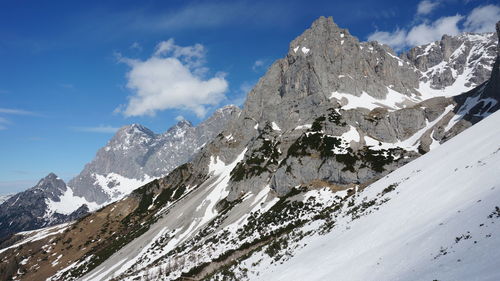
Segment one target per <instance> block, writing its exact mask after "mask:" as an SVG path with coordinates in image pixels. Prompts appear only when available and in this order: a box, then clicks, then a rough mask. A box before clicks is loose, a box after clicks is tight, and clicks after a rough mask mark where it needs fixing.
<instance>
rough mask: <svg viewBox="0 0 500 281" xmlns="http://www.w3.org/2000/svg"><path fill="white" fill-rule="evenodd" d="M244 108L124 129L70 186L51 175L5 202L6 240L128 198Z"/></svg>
mask: <svg viewBox="0 0 500 281" xmlns="http://www.w3.org/2000/svg"><path fill="white" fill-rule="evenodd" d="M239 112H240V109H239V108H238V107H236V106H232V105H230V106H225V107H223V108H220V109H218V110H216V111H215V113H214V114H213V115H212V116H211V117H210V118H208V119H207V120H206V121H204V122H202V123H200V124H199V125H198V126H196V127H195V126H193V125H192V124H191V123H189V122H188V121H185V120H183V121H180V122H178V123H177V124H176V125H175V126H173V127H172V128H170V129H169V130H168V131H166V132H165V133H163V134H155V133H153V132H152V131H151V130H149V129H147V128H146V127H144V126H142V125H138V124H132V125H130V126H125V127H123V128H121V129H120V130H119V131H118V132H117V133H116V134H115V136H114V137H113V138H112V139H111V140H110V141H109V142H108V144H107V145H106V146H105V147H103V148H101V149H100V150H99V151H98V152H97V155H96V157H95V159H94V160H93V161H92V162H91V163H89V164H87V165H86V166H85V168H84V169H83V171H82V172H81V173H80V174H79V175H78V176H76V177H75V178H73V179H72V180H70V181H69V183H68V185H66V184H65V183H64V181H63V180H62V179H60V178H58V177H57V176H56V175H55V174H53V173H51V174H49V175H48V176H47V177H45V178H44V179H42V180H40V182H39V183H38V184H37V185H36V186H34V187H32V188H31V189H28V190H27V191H24V192H20V193H17V194H15V195H13V196H11V197H10V198H9V199H8V200H6V201H5V203H4V204H2V205H0V238H2V237H5V236H6V235H8V234H10V233H14V232H18V231H23V230H32V229H36V228H41V227H44V226H49V225H54V224H58V223H62V222H66V221H70V220H73V219H75V218H78V217H81V216H82V215H84V214H86V213H87V212H88V211H94V210H97V209H98V208H100V207H102V206H104V205H106V204H109V203H111V202H114V201H116V200H119V199H121V198H123V196H125V195H127V194H129V193H130V192H132V191H133V190H134V189H136V188H138V187H140V186H142V185H144V184H145V183H147V182H150V181H152V180H153V179H155V178H158V177H161V176H164V175H166V174H168V172H170V171H171V170H172V169H174V168H175V167H177V166H178V165H180V164H183V163H185V162H187V161H188V160H190V158H191V157H192V156H193V155H194V154H195V153H196V152H197V151H198V150H199V149H200V148H201V147H203V145H204V144H205V143H207V142H208V141H210V140H211V139H213V138H214V137H215V136H216V135H217V134H219V133H220V132H221V130H222V128H223V127H224V125H225V124H226V123H227V122H228V121H229V120H230V119H232V118H234V117H235V116H236V115H237V114H239Z"/></svg>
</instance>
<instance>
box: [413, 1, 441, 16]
mask: <svg viewBox="0 0 500 281" xmlns="http://www.w3.org/2000/svg"><path fill="white" fill-rule="evenodd" d="M438 5H439V2H437V1H434V2H433V1H430V0H423V1H420V3H418V6H417V15H427V14H430V13H431V12H432V11H433V10H434V9H436V8H437V6H438Z"/></svg>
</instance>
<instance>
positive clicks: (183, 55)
mask: <svg viewBox="0 0 500 281" xmlns="http://www.w3.org/2000/svg"><path fill="white" fill-rule="evenodd" d="M204 58H205V49H204V47H203V46H202V45H200V44H196V45H193V46H188V47H181V46H177V45H175V43H174V40H173V39H170V40H167V41H164V42H161V43H159V44H158V45H157V47H156V50H155V52H154V54H153V55H152V56H151V57H150V58H148V59H147V60H144V61H142V60H137V59H129V58H124V57H121V56H120V57H119V58H118V59H119V61H120V62H123V63H126V64H127V65H128V66H130V68H131V69H130V71H129V72H128V73H127V80H128V81H127V88H129V89H130V90H132V91H133V95H132V96H130V97H129V101H128V104H127V105H125V106H123V107H118V109H117V111H120V112H122V113H123V114H124V115H125V116H142V115H150V116H153V115H155V113H156V112H157V111H161V110H167V109H181V110H188V111H192V112H194V113H195V114H196V115H197V116H198V117H200V118H201V117H203V116H205V114H206V112H207V110H208V107H209V106H215V105H217V104H219V103H220V102H221V101H222V100H224V99H225V92H226V91H227V88H228V83H227V81H226V79H225V78H224V74H216V75H215V76H214V77H211V78H206V77H205V76H206V73H207V72H208V69H207V68H206V67H204Z"/></svg>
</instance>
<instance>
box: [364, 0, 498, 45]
mask: <svg viewBox="0 0 500 281" xmlns="http://www.w3.org/2000/svg"><path fill="white" fill-rule="evenodd" d="M437 5H438V2H430V1H426V0H424V1H421V2H420V3H419V5H418V7H417V14H416V16H422V15H427V14H429V13H430V12H432V11H433V10H434V9H435V8H436V7H437ZM499 19H500V6H498V5H485V6H479V7H476V8H474V9H473V10H472V11H471V12H470V13H469V14H468V15H467V16H463V15H460V14H457V15H454V16H447V17H441V18H438V19H436V20H434V21H431V20H428V19H425V18H424V19H419V20H417V21H415V22H416V24H414V25H412V26H411V27H409V28H406V29H399V28H398V29H396V30H394V31H379V30H377V31H375V32H374V33H372V34H370V35H369V36H368V40H370V41H378V42H380V43H383V44H387V45H389V46H391V47H392V48H394V49H395V50H396V51H401V50H403V49H405V48H409V47H414V46H417V45H422V44H427V43H430V42H434V41H436V40H439V39H441V37H442V36H443V35H444V34H447V35H457V34H460V33H462V32H493V31H494V30H495V23H496V22H497V21H498V20H499Z"/></svg>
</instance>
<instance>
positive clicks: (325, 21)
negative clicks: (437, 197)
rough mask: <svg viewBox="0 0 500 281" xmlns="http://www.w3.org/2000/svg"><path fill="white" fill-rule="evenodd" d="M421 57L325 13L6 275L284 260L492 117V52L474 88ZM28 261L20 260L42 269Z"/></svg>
mask: <svg viewBox="0 0 500 281" xmlns="http://www.w3.org/2000/svg"><path fill="white" fill-rule="evenodd" d="M487 36H489V35H487ZM488 38H493V37H488ZM443 40H448V39H443ZM464 42H465V41H464ZM439 44H440V43H439ZM443 44H444V45H446V46H448V45H447V44H448V43H446V44H445V43H443ZM455 47H456V48H460V47H459V46H458V43H457V44H454V45H453V46H452V47H446V48H444V47H443V48H444V49H443V50H442V51H441V52H443V53H449V52H450V50H452V49H453V48H455ZM471 48H472V47H471ZM410 52H412V51H410ZM413 52H417V53H418V50H416V51H413ZM453 52H455V51H453ZM419 54H420V53H419ZM473 55H476V53H475V51H474V52H470V55H468V56H467V58H466V59H465V61H463V64H464V65H469V63H472V60H471V59H472V56H473ZM417 56H418V55H410V54H403V55H402V56H401V57H398V56H396V54H395V53H394V52H393V51H392V50H391V49H390V48H388V47H387V46H383V45H380V44H378V43H376V42H359V41H358V40H357V39H356V38H354V37H352V36H351V35H350V34H349V33H348V31H347V30H345V29H342V28H339V27H338V26H337V25H336V24H335V23H334V22H333V20H332V19H331V18H324V17H322V18H319V19H318V20H317V21H315V22H314V23H313V25H312V26H311V28H310V29H308V30H306V31H305V32H304V33H303V34H302V35H300V36H299V37H297V38H296V39H295V40H293V41H292V42H291V44H290V47H289V50H288V53H287V54H286V56H285V57H284V58H283V59H280V60H278V61H277V62H275V63H274V64H273V65H272V66H271V67H270V69H269V71H268V72H267V73H266V75H265V76H264V77H262V78H261V79H260V80H259V82H258V84H257V85H256V86H255V88H254V89H253V90H252V91H251V92H250V93H249V95H248V97H247V100H246V102H245V106H244V108H243V110H242V112H241V113H239V114H237V115H235V116H234V118H233V119H231V120H230V121H229V122H228V124H227V126H226V127H225V128H224V129H223V130H222V132H221V133H220V134H218V135H216V136H215V138H214V139H213V140H212V141H210V142H209V143H207V144H206V145H205V146H203V147H202V148H201V149H200V150H199V152H198V153H197V154H195V156H194V157H193V158H192V160H191V161H189V162H188V163H186V164H184V165H181V166H179V167H177V168H176V169H174V170H173V171H172V172H170V173H169V174H168V176H167V177H164V178H160V179H158V180H154V181H152V182H150V183H149V184H146V185H144V186H142V187H141V188H139V189H136V190H135V191H134V192H133V193H132V194H131V195H130V196H128V197H126V198H125V199H124V200H122V201H118V202H115V203H113V204H111V205H109V206H107V207H106V208H104V209H101V210H99V211H98V212H96V213H95V214H91V215H90V216H89V217H87V218H83V219H81V220H79V221H77V222H74V223H73V224H71V225H70V226H67V228H66V229H68V232H67V233H64V234H61V235H58V234H53V235H56V237H58V239H59V240H58V241H57V242H56V244H55V245H48V244H47V243H48V242H46V241H43V240H42V241H41V242H36V243H38V244H41V245H42V246H39V247H45V248H47V250H48V251H53V252H54V253H56V252H57V253H59V252H60V251H62V250H61V249H65V250H64V251H67V252H65V255H64V256H63V257H61V259H60V260H57V262H58V265H56V266H51V264H53V263H54V260H55V257H52V256H50V257H49V256H48V255H47V254H46V253H43V252H41V251H40V252H37V254H36V257H37V258H39V259H40V260H43V259H44V258H45V257H46V258H47V260H48V261H47V262H45V263H44V264H43V265H42V266H40V264H39V263H37V264H36V265H37V266H40V268H41V269H39V270H34V271H27V270H26V271H23V270H21V271H20V272H26V273H15V272H16V270H17V269H18V268H16V267H13V268H12V272H13V273H12V274H17V276H19V277H20V278H24V279H26V280H29V278H30V277H32V276H34V275H33V274H39V276H41V275H40V274H42V272H43V273H44V274H45V275H44V276H47V277H48V276H52V277H51V280H76V279H78V280H147V279H156V280H182V279H183V278H184V277H186V278H190V279H197V278H202V277H207V278H213V280H220V279H223V278H229V279H230V280H234V279H237V277H236V276H231V272H228V270H227V268H229V266H232V265H234V264H238V263H239V262H240V261H241V260H244V259H246V258H248V257H249V255H250V254H251V253H253V252H254V251H258V250H259V249H263V247H265V251H266V254H268V255H269V256H270V257H272V258H273V259H274V260H275V261H279V260H280V258H281V257H282V256H283V255H286V252H288V250H290V251H291V250H293V249H288V246H287V243H290V241H292V239H293V241H296V240H295V239H297V240H300V239H301V238H302V237H304V236H307V235H309V234H310V233H313V232H314V233H319V234H324V233H328V232H329V231H331V230H332V229H333V228H334V227H337V225H336V223H337V217H336V215H335V214H336V212H338V211H339V210H344V211H345V212H344V213H343V214H344V215H343V216H348V217H349V218H352V219H353V220H355V219H357V218H359V217H360V216H361V215H363V214H365V213H366V212H371V211H372V210H374V209H376V208H378V206H380V205H382V204H384V202H386V198H384V196H383V195H384V194H386V193H390V192H391V191H393V190H394V189H395V188H396V186H391V185H390V186H386V187H383V189H382V188H381V190H377V191H376V192H375V191H374V192H372V193H374V194H375V193H376V194H378V195H376V196H375V197H373V198H371V197H370V198H371V199H368V198H363V197H360V196H358V195H357V194H361V193H360V192H362V191H363V190H364V189H366V188H369V187H368V186H369V185H370V183H372V182H373V181H376V180H377V179H380V178H382V177H385V176H386V175H387V174H388V173H389V172H391V171H393V170H395V169H397V168H398V167H401V166H402V165H404V164H406V163H408V162H410V161H411V160H413V159H415V158H417V157H419V156H420V155H422V154H424V153H427V152H429V151H430V153H433V152H432V150H433V149H434V148H436V147H438V146H439V145H440V144H441V143H442V142H444V141H446V140H447V139H449V138H452V137H454V136H455V135H457V134H459V133H460V132H462V131H463V130H464V129H466V128H468V127H470V126H471V125H472V124H473V123H474V122H476V121H477V120H480V119H483V118H485V117H486V116H488V115H490V114H491V113H492V112H493V111H494V110H495V109H496V106H497V104H498V100H499V98H500V97H499V95H500V89H499V88H498V87H497V86H495V85H497V84H496V83H497V82H495V81H498V80H495V79H496V78H495V77H497V76H495V75H497V74H498V72H495V71H496V70H495V69H498V61H499V60H500V56H497V58H496V59H497V62H496V63H495V66H494V67H493V71H492V73H491V74H490V79H489V80H487V81H486V80H485V79H487V77H484V78H480V74H477V75H475V77H476V80H474V81H473V80H470V81H468V83H470V85H472V86H474V85H477V87H475V88H474V89H472V90H470V91H468V92H464V91H462V90H461V88H457V87H455V86H454V85H455V83H456V82H457V81H459V82H460V81H462V80H460V79H462V78H460V79H458V78H454V79H455V82H453V85H452V86H447V85H448V84H447V82H446V83H445V82H443V81H445V80H443V79H441V80H439V79H438V78H436V79H435V80H436V81H437V82H435V83H434V82H432V83H434V84H429V83H431V82H429V81H431V80H430V78H429V77H428V76H426V74H425V72H427V71H428V69H430V68H432V67H434V66H433V65H432V63H434V59H432V58H431V57H432V56H434V53H433V52H429V54H425V52H424V53H422V56H429V59H428V60H427V61H428V63H427V64H426V65H425V67H424V66H423V65H424V64H422V65H417V64H416V63H414V62H413V60H412V59H411V58H415V59H416V57H417ZM452 57H453V58H454V56H453V54H452V55H450V56H449V57H448V58H449V59H448V60H445V61H442V62H440V63H439V64H442V65H444V66H446V65H448V64H450V63H451V64H450V69H454V70H456V69H459V68H460V67H458V66H457V68H455V66H456V65H455V64H454V63H458V62H460V61H461V60H454V59H451V58H452ZM485 57H486V58H487V59H490V58H489V55H488V54H485ZM419 58H420V57H419ZM431 61H432V63H430V62H431ZM476 61H477V60H476ZM479 61H480V62H481V63H477V64H473V65H482V64H483V61H484V60H483V59H479ZM491 63H492V64H493V61H491ZM451 65H453V67H452V66H451ZM420 68H422V69H420ZM445 68H446V67H445ZM463 68H464V69H465V68H466V66H464V67H463ZM485 69H486V68H485ZM454 70H450V71H451V72H452V74H453V75H454ZM486 70H487V69H486ZM464 71H465V70H464ZM432 73H434V72H432ZM436 73H437V72H436ZM457 73H458V72H457ZM478 73H481V72H478ZM427 74H430V72H429V73H427ZM433 75H434V74H433ZM453 75H452V77H455V76H453ZM431 76H432V75H431ZM426 77H427V78H426ZM467 77H472V76H470V75H468V76H467ZM426 79H427V80H426ZM467 79H468V78H467ZM432 81H434V80H432ZM492 81H493V82H492ZM462 82H463V81H462ZM463 83H464V84H465V83H467V82H463ZM433 87H434V88H433ZM495 87H497V88H495ZM490 88H491V90H487V89H490ZM111 150H112V149H110V151H111ZM416 173H419V171H417V170H415V171H410V174H416ZM347 208H348V210H347ZM371 208H372V209H371ZM342 212H343V211H342ZM306 224H307V225H308V227H309V228H307V227H306V228H300V229H299V227H301V226H304V225H306ZM344 226H345V225H341V226H340V227H341V228H342V227H344ZM78 229H81V231H82V233H83V234H79V232H78V231H75V230H78ZM86 229H88V231H87V232H86V231H85V230H86ZM54 232H55V231H54ZM83 237H85V238H83ZM68 240H69V241H70V245H71V247H69V246H67V244H64V241H68ZM25 241H26V240H25ZM71 241H75V242H71ZM25 243H31V242H29V241H28V242H25ZM36 243H35V242H33V244H32V245H35V244H36ZM44 245H47V246H44ZM68 247H69V248H68ZM24 248H25V247H23V249H18V248H16V247H12V248H10V249H8V250H5V254H3V255H2V256H0V258H2V261H4V260H5V261H6V262H5V264H15V262H7V260H8V258H9V256H8V254H9V253H10V255H11V256H16V255H19V256H22V255H24V254H26V253H27V252H26V250H24ZM181 259H182V260H181ZM172 261H175V262H174V263H172ZM177 261H178V263H177ZM23 262H24V260H22V261H19V262H18V263H23ZM254 262H255V263H256V264H258V263H259V260H258V259H257V260H255V261H254ZM24 263H26V266H24V267H22V269H25V268H30V266H34V267H36V266H35V264H34V263H33V264H30V261H29V260H28V261H25V262H24ZM9 270H10V268H9ZM242 271H244V270H242Z"/></svg>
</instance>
